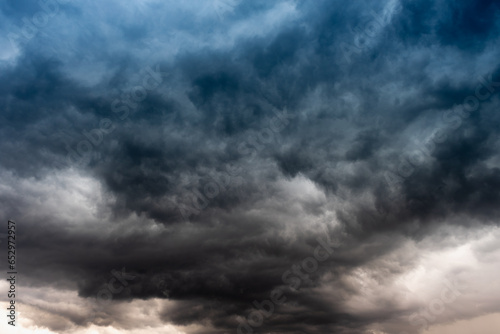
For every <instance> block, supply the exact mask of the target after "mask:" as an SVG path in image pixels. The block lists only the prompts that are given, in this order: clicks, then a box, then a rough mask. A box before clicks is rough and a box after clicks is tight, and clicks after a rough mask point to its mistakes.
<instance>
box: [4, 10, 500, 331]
mask: <svg viewBox="0 0 500 334" xmlns="http://www.w3.org/2000/svg"><path fill="white" fill-rule="evenodd" d="M208 3H211V5H208ZM40 8H41V7H40V5H37V4H34V3H28V2H26V3H25V2H5V3H3V4H2V5H0V11H1V13H2V16H3V18H5V20H6V21H5V22H4V23H2V24H1V27H2V31H3V35H4V37H3V39H4V40H2V41H1V43H4V42H5V43H4V44H2V45H7V46H6V50H9V51H5V53H2V54H0V56H2V58H1V60H0V72H1V78H2V80H1V81H0V105H1V106H2V113H1V114H0V129H1V136H2V140H0V149H1V151H2V159H0V172H1V173H2V179H3V181H2V184H3V187H2V191H1V193H0V196H1V198H2V203H3V205H2V208H3V210H2V212H3V213H2V219H4V220H6V219H9V218H11V219H12V218H13V217H15V219H16V220H18V221H20V222H21V226H23V227H22V228H21V230H20V232H19V234H20V240H22V242H21V245H20V246H19V247H22V252H21V254H23V255H22V257H20V261H21V263H22V267H23V270H24V271H23V275H24V277H25V281H26V282H27V284H28V285H30V286H32V287H36V288H37V289H44V288H46V287H52V288H55V289H59V290H61V291H63V290H73V291H77V292H78V296H79V297H80V298H83V299H85V300H92V299H93V298H95V296H96V294H98V292H99V291H100V289H102V288H106V286H107V285H106V284H107V282H108V281H109V280H110V279H111V278H112V277H113V274H112V270H121V269H122V268H125V270H126V271H127V273H130V274H131V275H133V276H134V279H132V280H130V281H129V282H128V284H127V285H126V286H125V288H124V289H123V291H122V292H120V293H116V294H113V295H112V299H113V302H112V305H111V306H107V308H106V307H105V308H104V309H103V310H100V312H101V313H100V315H99V317H98V318H89V317H86V316H83V315H82V314H76V313H74V314H73V313H71V312H70V313H64V314H63V312H62V311H53V313H55V314H58V315H60V316H62V317H64V318H65V319H68V323H70V324H73V326H74V327H72V326H71V325H68V326H66V327H64V326H63V327H64V328H62V327H57V326H56V325H55V324H53V323H50V322H47V323H50V324H48V325H47V326H49V327H50V328H51V329H52V330H53V331H63V330H64V331H67V332H71V331H77V330H78V328H83V327H86V326H90V325H91V323H99V324H100V325H105V324H113V326H116V328H121V329H123V330H128V329H131V328H134V327H133V325H131V324H128V323H127V322H126V321H125V320H124V319H121V318H120V312H121V311H120V310H122V309H121V308H119V307H121V306H116V305H121V304H120V303H121V302H124V301H126V302H128V301H131V302H138V301H142V300H145V301H153V300H156V299H165V300H169V301H171V302H172V304H165V305H166V306H163V307H162V308H161V310H160V311H159V316H158V317H159V319H160V320H161V321H162V322H164V323H165V324H174V325H179V326H189V325H196V326H201V327H199V328H196V329H193V328H191V329H188V330H189V331H190V332H192V333H195V332H196V333H226V332H235V331H236V328H237V326H238V324H239V321H241V320H242V319H245V318H246V317H247V316H248V315H249V314H250V313H251V312H252V310H254V307H253V306H252V303H253V302H254V301H263V300H266V299H269V295H270V293H271V291H273V289H276V288H280V287H281V288H282V289H283V291H284V293H285V295H286V298H287V302H286V303H285V304H284V305H281V306H276V308H275V310H274V313H273V315H272V316H271V317H269V318H266V319H265V321H264V323H263V325H262V326H260V327H259V330H260V331H262V332H264V331H266V332H267V331H269V332H277V333H325V332H338V333H392V332H396V331H406V332H408V333H416V332H417V327H416V326H413V325H412V324H411V323H410V322H409V321H408V320H406V319H408V317H409V316H410V315H411V314H412V313H414V312H417V311H418V302H417V301H415V300H416V299H417V298H416V297H414V299H415V300H413V299H412V300H411V301H409V302H407V303H406V304H404V303H403V301H401V300H400V299H399V298H400V294H401V291H399V290H397V289H396V288H394V286H393V285H391V284H393V281H394V280H397V278H398V277H400V276H403V277H406V276H405V275H406V274H408V273H412V272H415V271H417V270H418V268H420V267H419V266H420V264H419V263H420V262H419V261H421V257H419V256H420V255H422V257H424V255H426V254H428V253H430V252H441V251H442V252H445V251H446V250H448V249H451V248H453V247H459V246H460V245H461V244H468V243H472V241H471V240H476V239H474V238H475V237H474V233H476V232H477V231H483V230H484V229H490V228H491V229H495V228H496V226H497V225H498V223H497V219H496V218H497V217H498V214H499V212H498V201H499V198H498V191H497V190H498V188H499V187H500V170H499V165H498V162H499V160H498V159H499V157H498V145H499V143H498V129H499V124H500V123H499V122H500V118H499V116H498V112H497V111H498V107H499V95H498V93H499V91H500V86H499V85H500V70H499V69H500V64H499V62H498V55H499V49H498V46H497V45H498V37H497V36H498V32H499V26H498V15H499V7H498V3H497V2H495V1H479V2H478V1H461V2H456V3H451V2H446V1H386V2H382V1H380V2H376V3H373V2H369V1H361V2H355V3H345V2H340V1H317V2H314V3H311V2H305V1H295V2H293V1H290V2H287V1H276V2H267V1H255V2H253V1H252V2H243V1H242V2H238V1H234V2H228V3H225V2H224V3H221V2H220V1H213V6H212V2H210V1H209V2H196V1H193V2H183V3H180V4H179V3H175V2H169V3H159V2H156V1H141V2H137V3H134V4H122V3H119V2H116V1H110V2H107V3H102V4H101V3H99V4H84V3H81V2H77V1H72V2H70V3H68V4H64V5H63V4H60V7H59V10H58V12H57V14H55V15H54V16H53V17H51V19H50V22H49V23H48V24H47V26H44V27H40V31H39V32H38V33H37V34H36V35H35V36H33V37H32V38H30V39H29V40H27V41H25V42H24V43H20V44H10V41H9V39H8V38H7V37H6V36H7V34H8V33H10V32H16V33H19V31H20V30H19V29H21V28H20V27H22V24H23V21H22V20H23V17H31V16H33V14H34V13H36V12H37V11H40V10H43V8H42V9H40ZM16 29H18V30H16ZM488 83H489V84H488ZM475 101H477V103H478V105H477V107H475V106H474V105H471V104H470V103H474V102H475ZM457 106H458V107H457ZM471 109H474V110H473V111H467V110H471ZM30 184H33V186H30ZM49 195H52V196H49ZM477 233H479V232H477ZM317 238H322V240H330V241H331V242H333V243H334V244H335V253H334V254H333V255H332V256H331V258H329V260H328V261H325V262H324V263H321V264H320V266H319V268H318V269H317V270H315V271H314V272H312V273H310V280H307V281H305V280H304V281H303V282H302V286H301V288H300V289H298V290H294V289H291V288H290V287H287V284H286V283H285V282H283V278H282V276H283V274H284V273H285V272H286V271H287V270H289V269H290V268H291V266H292V265H294V264H300V263H302V261H303V260H304V259H305V258H307V257H310V256H311V255H312V254H313V252H314V249H315V247H316V246H317V244H318V241H317ZM478 238H479V237H478ZM429 240H432V242H431V241H429ZM485 243H486V245H490V246H484V245H483V244H479V245H476V246H475V247H477V248H478V249H480V250H481V252H483V250H484V252H483V253H482V254H481V255H480V256H484V257H486V258H487V257H488V256H489V255H488V254H490V253H493V252H494V251H495V249H494V248H491V247H492V246H491V244H488V243H487V242H486V241H485ZM415 245H417V246H415ZM435 245H440V246H435ZM441 245H442V246H441ZM411 247H416V248H418V247H422V249H421V250H420V253H419V252H416V253H415V252H414V250H412V248H411ZM422 261H423V260H422ZM443 270H444V269H443ZM453 270H456V272H460V273H462V272H463V270H462V269H460V270H459V269H456V268H455V269H453V268H451V269H449V271H447V272H446V273H445V274H443V275H444V276H447V277H448V276H451V275H452V274H451V273H455V271H453ZM468 277H469V276H468ZM470 277H472V276H470ZM470 277H469V278H470ZM471 280H472V281H474V279H472V278H471ZM361 281H363V282H364V283H360V282H361ZM476 281H478V280H477V277H476V278H475V281H474V282H476ZM366 282H368V283H366ZM436 284H437V283H436ZM375 285H376V286H377V289H381V290H377V289H375V288H373V286H375ZM380 291H383V292H380ZM481 298H482V296H480V297H478V299H481ZM371 303H373V304H374V305H377V304H378V306H377V307H376V308H374V307H369V306H368V305H371ZM113 305H114V306H113ZM130 305H132V304H130ZM484 305H486V304H484ZM113 307H117V308H113ZM130 307H132V306H130ZM499 307H500V304H499V303H498V301H494V302H492V303H491V304H488V305H486V306H484V308H482V309H478V311H477V314H473V313H463V314H462V317H463V318H467V317H472V316H473V315H481V314H486V313H488V312H494V311H498V308H499ZM122 311H123V310H122ZM444 314H445V315H446V317H448V314H447V313H444ZM457 314H459V313H457ZM443 317H444V318H443V319H445V320H443V322H444V321H449V318H446V317H445V316H443ZM96 319H100V320H96ZM117 319H121V320H120V321H118V320H117ZM247 320H248V319H247ZM200 328H201V329H200ZM370 331H371V332H370ZM376 331H378V332H376Z"/></svg>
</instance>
